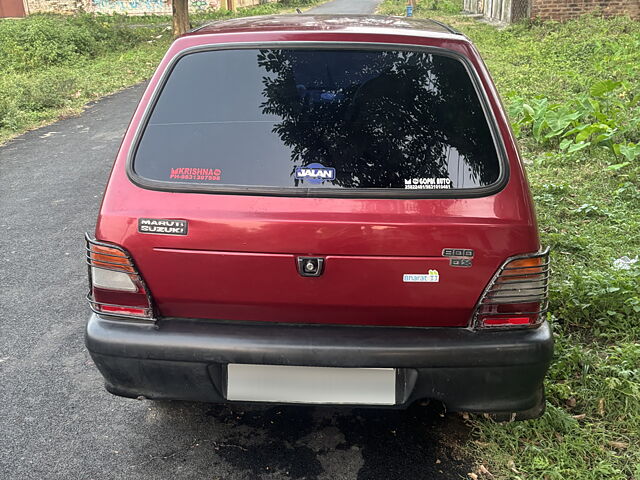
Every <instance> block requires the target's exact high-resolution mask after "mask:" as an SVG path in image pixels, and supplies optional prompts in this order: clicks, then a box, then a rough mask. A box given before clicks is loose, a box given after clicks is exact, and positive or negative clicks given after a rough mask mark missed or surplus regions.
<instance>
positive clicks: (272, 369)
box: [227, 363, 396, 405]
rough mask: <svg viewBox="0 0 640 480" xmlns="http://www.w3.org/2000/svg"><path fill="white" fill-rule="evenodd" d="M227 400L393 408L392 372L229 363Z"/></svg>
mask: <svg viewBox="0 0 640 480" xmlns="http://www.w3.org/2000/svg"><path fill="white" fill-rule="evenodd" d="M227 399H228V400H238V401H246V402H278V403H337V404H340V403H342V404H354V405H394V404H395V403H396V371H395V369H393V368H334V367H291V366H282V365H245V364H238V363H231V364H229V365H228V370H227Z"/></svg>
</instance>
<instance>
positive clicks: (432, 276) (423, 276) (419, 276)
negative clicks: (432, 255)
mask: <svg viewBox="0 0 640 480" xmlns="http://www.w3.org/2000/svg"><path fill="white" fill-rule="evenodd" d="M402 281H403V282H405V283H437V282H439V281H440V273H438V270H432V269H429V272H428V273H405V274H404V275H403V276H402Z"/></svg>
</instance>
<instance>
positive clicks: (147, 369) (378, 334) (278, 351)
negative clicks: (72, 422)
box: [86, 314, 553, 418]
mask: <svg viewBox="0 0 640 480" xmlns="http://www.w3.org/2000/svg"><path fill="white" fill-rule="evenodd" d="M86 345H87V348H88V349H89V352H90V353H91V356H92V358H93V360H94V362H95V363H96V365H97V367H98V369H99V370H100V372H101V373H102V375H103V376H104V378H105V380H106V387H107V390H109V391H110V392H112V393H114V394H117V395H122V396H127V397H137V396H141V395H142V396H145V397H147V398H154V399H179V400H193V401H208V402H225V401H226V398H225V392H226V365H227V364H229V363H244V364H267V365H298V366H323V367H392V368H396V369H398V375H397V377H398V383H397V384H396V385H397V387H396V390H397V395H396V404H397V406H400V407H402V406H408V405H409V404H411V403H412V402H414V401H416V400H421V399H433V400H439V401H442V402H443V403H444V404H445V405H446V407H447V409H448V410H450V411H471V412H489V413H495V414H498V415H501V416H503V415H510V414H511V413H517V414H518V417H519V418H531V417H535V416H538V415H539V414H540V413H542V411H543V410H544V398H543V387H542V384H543V378H544V375H545V373H546V371H547V369H548V367H549V363H550V361H551V357H552V354H553V338H552V335H551V331H550V328H549V326H548V325H547V324H546V323H544V324H543V325H541V326H540V327H539V328H537V329H530V330H514V331H489V332H474V331H470V330H467V329H461V328H394V327H350V326H319V325H283V324H279V325H273V324H269V325H265V324H246V323H245V324H238V323H229V322H224V323H223V322H214V321H203V320H185V319H162V320H159V321H158V322H157V324H156V325H144V324H141V323H134V322H125V321H115V320H110V319H105V318H101V317H99V316H98V315H95V314H93V315H92V316H91V318H90V319H89V322H88V324H87V331H86Z"/></svg>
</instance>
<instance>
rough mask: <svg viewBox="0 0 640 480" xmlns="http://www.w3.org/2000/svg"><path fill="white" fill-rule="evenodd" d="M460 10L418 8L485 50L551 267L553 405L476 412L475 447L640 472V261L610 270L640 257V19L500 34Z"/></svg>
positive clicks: (577, 471) (517, 471) (541, 468)
mask: <svg viewBox="0 0 640 480" xmlns="http://www.w3.org/2000/svg"><path fill="white" fill-rule="evenodd" d="M445 2H446V3H445ZM405 4H406V2H405V1H404V0H399V1H398V0H387V1H386V2H385V3H384V4H383V6H382V12H384V13H390V14H396V15H399V14H402V13H403V12H404V8H405ZM434 4H435V8H434ZM442 5H445V6H446V11H445V10H443V8H442ZM452 5H455V2H453V1H450V0H441V1H436V2H434V1H433V0H431V1H428V0H418V6H417V8H416V16H417V17H431V18H436V19H438V20H441V21H444V22H446V23H449V24H451V25H452V26H454V27H455V28H456V29H458V30H460V31H462V32H463V33H465V34H466V35H467V36H469V37H470V38H471V39H472V40H473V41H474V43H475V44H476V46H477V47H478V49H479V50H480V52H481V53H482V55H483V57H484V59H485V61H486V63H487V65H488V67H489V69H490V71H491V72H492V75H493V76H494V80H495V82H496V84H497V86H498V89H499V91H500V93H501V95H502V97H503V99H504V101H505V103H506V105H507V108H508V110H509V113H510V115H511V120H512V124H513V127H514V131H515V133H516V135H517V136H518V138H519V143H520V145H521V147H522V150H523V156H524V158H525V159H526V162H527V170H528V174H529V179H530V181H531V184H532V188H533V194H534V198H535V200H536V205H537V209H538V220H539V223H540V230H541V235H542V242H543V244H546V245H551V248H552V261H553V266H554V269H553V280H552V285H551V313H550V321H551V323H552V325H553V328H554V333H555V337H556V356H555V361H554V364H553V366H552V368H551V372H550V374H549V377H548V381H547V383H546V390H547V412H546V413H545V415H544V416H543V417H542V418H541V419H538V420H532V421H526V422H515V423H511V424H499V423H494V422H492V421H489V420H485V419H481V418H472V420H471V424H472V427H473V429H474V433H475V435H474V437H475V441H474V442H473V443H472V445H473V446H472V449H473V453H474V454H475V455H476V456H477V458H478V462H479V464H480V465H482V466H483V467H484V468H486V469H487V470H488V471H490V472H491V474H493V475H494V476H495V477H496V478H512V479H541V480H556V479H557V480H566V479H572V480H578V479H593V480H596V479H597V480H602V479H620V480H623V479H624V480H630V479H640V261H638V262H637V263H635V264H634V265H632V266H631V268H630V269H629V270H618V269H616V268H614V266H613V262H614V260H615V259H617V258H619V257H622V256H625V255H626V256H629V257H631V258H634V257H636V256H638V255H640V181H639V175H640V145H639V143H640V142H639V140H640V90H638V87H637V86H638V85H639V84H640V68H638V65H640V22H634V21H632V20H629V19H627V18H613V19H607V20H604V19H601V18H596V17H589V16H587V17H583V18H581V19H579V20H575V21H571V22H567V23H564V24H560V23H556V22H528V23H523V24H519V25H515V26H511V27H508V28H505V29H496V28H495V27H493V26H490V25H487V24H485V23H482V22H478V21H474V20H470V19H468V18H466V17H463V16H454V15H451V14H450V13H448V12H451V10H452ZM458 8H459V7H458ZM476 475H477V476H478V477H479V478H490V477H489V475H488V474H486V472H485V473H483V469H482V468H480V469H479V470H478V472H477V473H476Z"/></svg>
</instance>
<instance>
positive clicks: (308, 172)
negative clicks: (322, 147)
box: [294, 163, 336, 184]
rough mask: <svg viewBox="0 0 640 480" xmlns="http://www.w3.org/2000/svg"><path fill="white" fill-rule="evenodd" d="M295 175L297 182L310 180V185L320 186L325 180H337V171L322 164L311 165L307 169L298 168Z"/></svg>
mask: <svg viewBox="0 0 640 480" xmlns="http://www.w3.org/2000/svg"><path fill="white" fill-rule="evenodd" d="M294 175H295V178H296V179H297V180H308V181H309V183H313V184H320V183H322V182H324V181H325V180H335V179H336V169H335V168H331V167H325V166H324V165H322V164H321V163H310V164H309V165H307V166H306V167H296V170H295V174H294Z"/></svg>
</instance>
